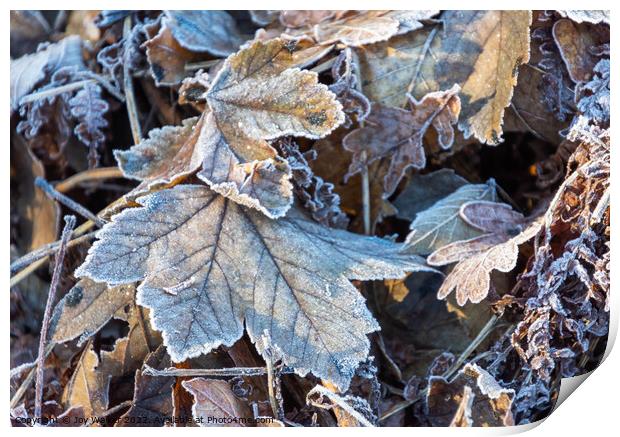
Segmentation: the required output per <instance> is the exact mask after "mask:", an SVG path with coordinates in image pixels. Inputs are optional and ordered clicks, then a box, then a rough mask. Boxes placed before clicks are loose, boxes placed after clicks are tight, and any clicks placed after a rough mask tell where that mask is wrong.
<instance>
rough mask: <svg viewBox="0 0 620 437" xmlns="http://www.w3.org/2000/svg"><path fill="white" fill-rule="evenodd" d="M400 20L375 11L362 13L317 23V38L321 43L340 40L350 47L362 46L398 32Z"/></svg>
mask: <svg viewBox="0 0 620 437" xmlns="http://www.w3.org/2000/svg"><path fill="white" fill-rule="evenodd" d="M399 25H400V23H399V21H398V20H396V19H394V18H390V17H382V16H376V15H375V14H374V13H372V12H371V13H361V14H359V15H354V16H353V17H348V18H345V19H343V20H341V21H336V22H331V23H327V24H324V25H317V26H316V27H315V28H314V36H315V39H316V40H317V41H318V42H319V43H321V44H332V43H336V42H340V43H342V44H345V45H347V46H349V47H360V46H363V45H366V44H372V43H375V42H379V41H385V40H387V39H389V38H390V37H391V36H393V35H395V34H396V33H397V32H398V28H399Z"/></svg>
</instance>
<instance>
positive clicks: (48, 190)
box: [34, 177, 106, 227]
mask: <svg viewBox="0 0 620 437" xmlns="http://www.w3.org/2000/svg"><path fill="white" fill-rule="evenodd" d="M34 183H35V185H36V186H37V187H39V188H40V189H42V190H43V191H44V192H45V194H47V195H48V196H49V197H50V198H51V199H54V200H56V201H58V202H60V203H62V204H63V205H65V206H66V207H67V208H69V209H72V210H73V211H75V212H77V213H78V214H79V215H81V216H82V217H84V218H86V219H87V220H90V221H92V222H93V223H95V224H96V225H97V226H99V227H102V226H103V225H105V224H106V222H105V220H103V219H102V218H99V217H97V216H96V215H95V214H93V213H92V212H90V211H89V210H88V209H86V208H85V207H83V206H82V205H80V204H79V203H77V202H76V201H75V200H72V199H70V198H69V197H67V196H65V195H64V194H62V193H59V192H58V191H56V190H55V189H54V187H52V185H51V184H50V183H49V182H47V181H46V180H45V179H43V178H42V177H37V178H36V179H35V181H34Z"/></svg>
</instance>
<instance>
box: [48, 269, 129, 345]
mask: <svg viewBox="0 0 620 437" xmlns="http://www.w3.org/2000/svg"><path fill="white" fill-rule="evenodd" d="M134 299H135V286H134V285H131V284H130V285H121V286H118V287H108V285H107V284H105V283H97V282H94V281H91V280H90V279H88V278H84V279H82V280H80V281H79V282H78V283H77V284H76V285H75V286H73V288H71V290H69V292H68V293H67V294H66V295H65V297H63V298H62V300H61V301H60V302H58V304H57V305H56V308H54V313H53V314H52V322H51V325H50V337H51V338H52V340H53V341H55V342H56V343H64V342H65V341H69V340H73V339H74V338H77V337H80V339H79V341H78V345H79V344H82V343H83V342H84V341H86V340H87V339H88V338H90V337H91V336H92V335H94V334H95V333H96V332H97V331H99V329H100V328H101V327H102V326H103V325H105V324H106V323H107V322H108V320H110V319H111V318H112V317H113V316H114V314H116V312H117V311H118V310H119V309H121V308H123V307H124V306H125V305H128V304H130V303H131V302H133V301H134Z"/></svg>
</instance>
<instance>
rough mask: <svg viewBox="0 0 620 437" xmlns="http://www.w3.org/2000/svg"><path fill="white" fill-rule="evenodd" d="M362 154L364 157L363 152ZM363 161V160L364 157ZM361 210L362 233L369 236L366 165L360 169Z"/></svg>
mask: <svg viewBox="0 0 620 437" xmlns="http://www.w3.org/2000/svg"><path fill="white" fill-rule="evenodd" d="M362 153H363V154H364V155H366V152H365V151H364V152H362ZM363 159H365V156H364V158H363ZM362 208H363V213H364V233H365V234H366V235H370V234H371V229H370V179H369V178H368V165H364V167H363V168H362Z"/></svg>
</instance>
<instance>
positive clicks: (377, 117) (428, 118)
mask: <svg viewBox="0 0 620 437" xmlns="http://www.w3.org/2000/svg"><path fill="white" fill-rule="evenodd" d="M459 90H460V87H459V86H458V85H453V86H452V88H450V89H449V90H446V91H437V92H432V93H429V94H427V95H425V96H424V97H423V98H422V100H421V101H419V102H418V101H417V100H415V99H413V98H411V106H412V108H411V111H408V110H404V109H400V108H392V107H389V106H383V105H374V106H373V109H372V112H371V114H370V116H369V117H368V118H367V119H366V125H365V126H364V127H361V128H358V129H355V130H354V131H353V132H351V133H350V134H348V135H347V136H346V137H344V140H343V142H342V144H343V146H344V148H345V149H347V150H349V151H351V152H353V160H352V162H351V165H350V166H349V171H348V173H347V174H346V176H345V180H346V179H347V178H348V177H350V176H352V175H354V174H356V173H358V172H360V171H362V169H363V168H364V167H365V166H367V165H368V164H370V163H372V162H374V161H375V160H377V159H379V158H382V157H386V156H389V157H391V162H390V168H389V170H388V173H387V174H386V175H385V178H384V189H385V193H384V195H385V196H386V197H387V196H389V195H390V194H392V193H393V192H394V190H395V189H396V187H397V186H398V183H399V182H400V180H401V179H402V177H403V176H404V175H405V170H407V168H409V167H413V168H417V169H421V168H424V167H425V166H426V155H425V153H424V146H423V144H422V142H423V139H424V134H425V133H426V131H427V130H428V129H429V128H430V127H431V126H432V127H433V128H434V129H435V130H436V132H437V135H438V142H439V145H440V146H441V148H443V149H444V150H445V149H448V148H450V146H452V143H453V142H454V129H453V127H452V125H453V124H455V123H456V122H457V121H458V118H459V113H460V111H461V101H460V99H459V97H458V93H459Z"/></svg>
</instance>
